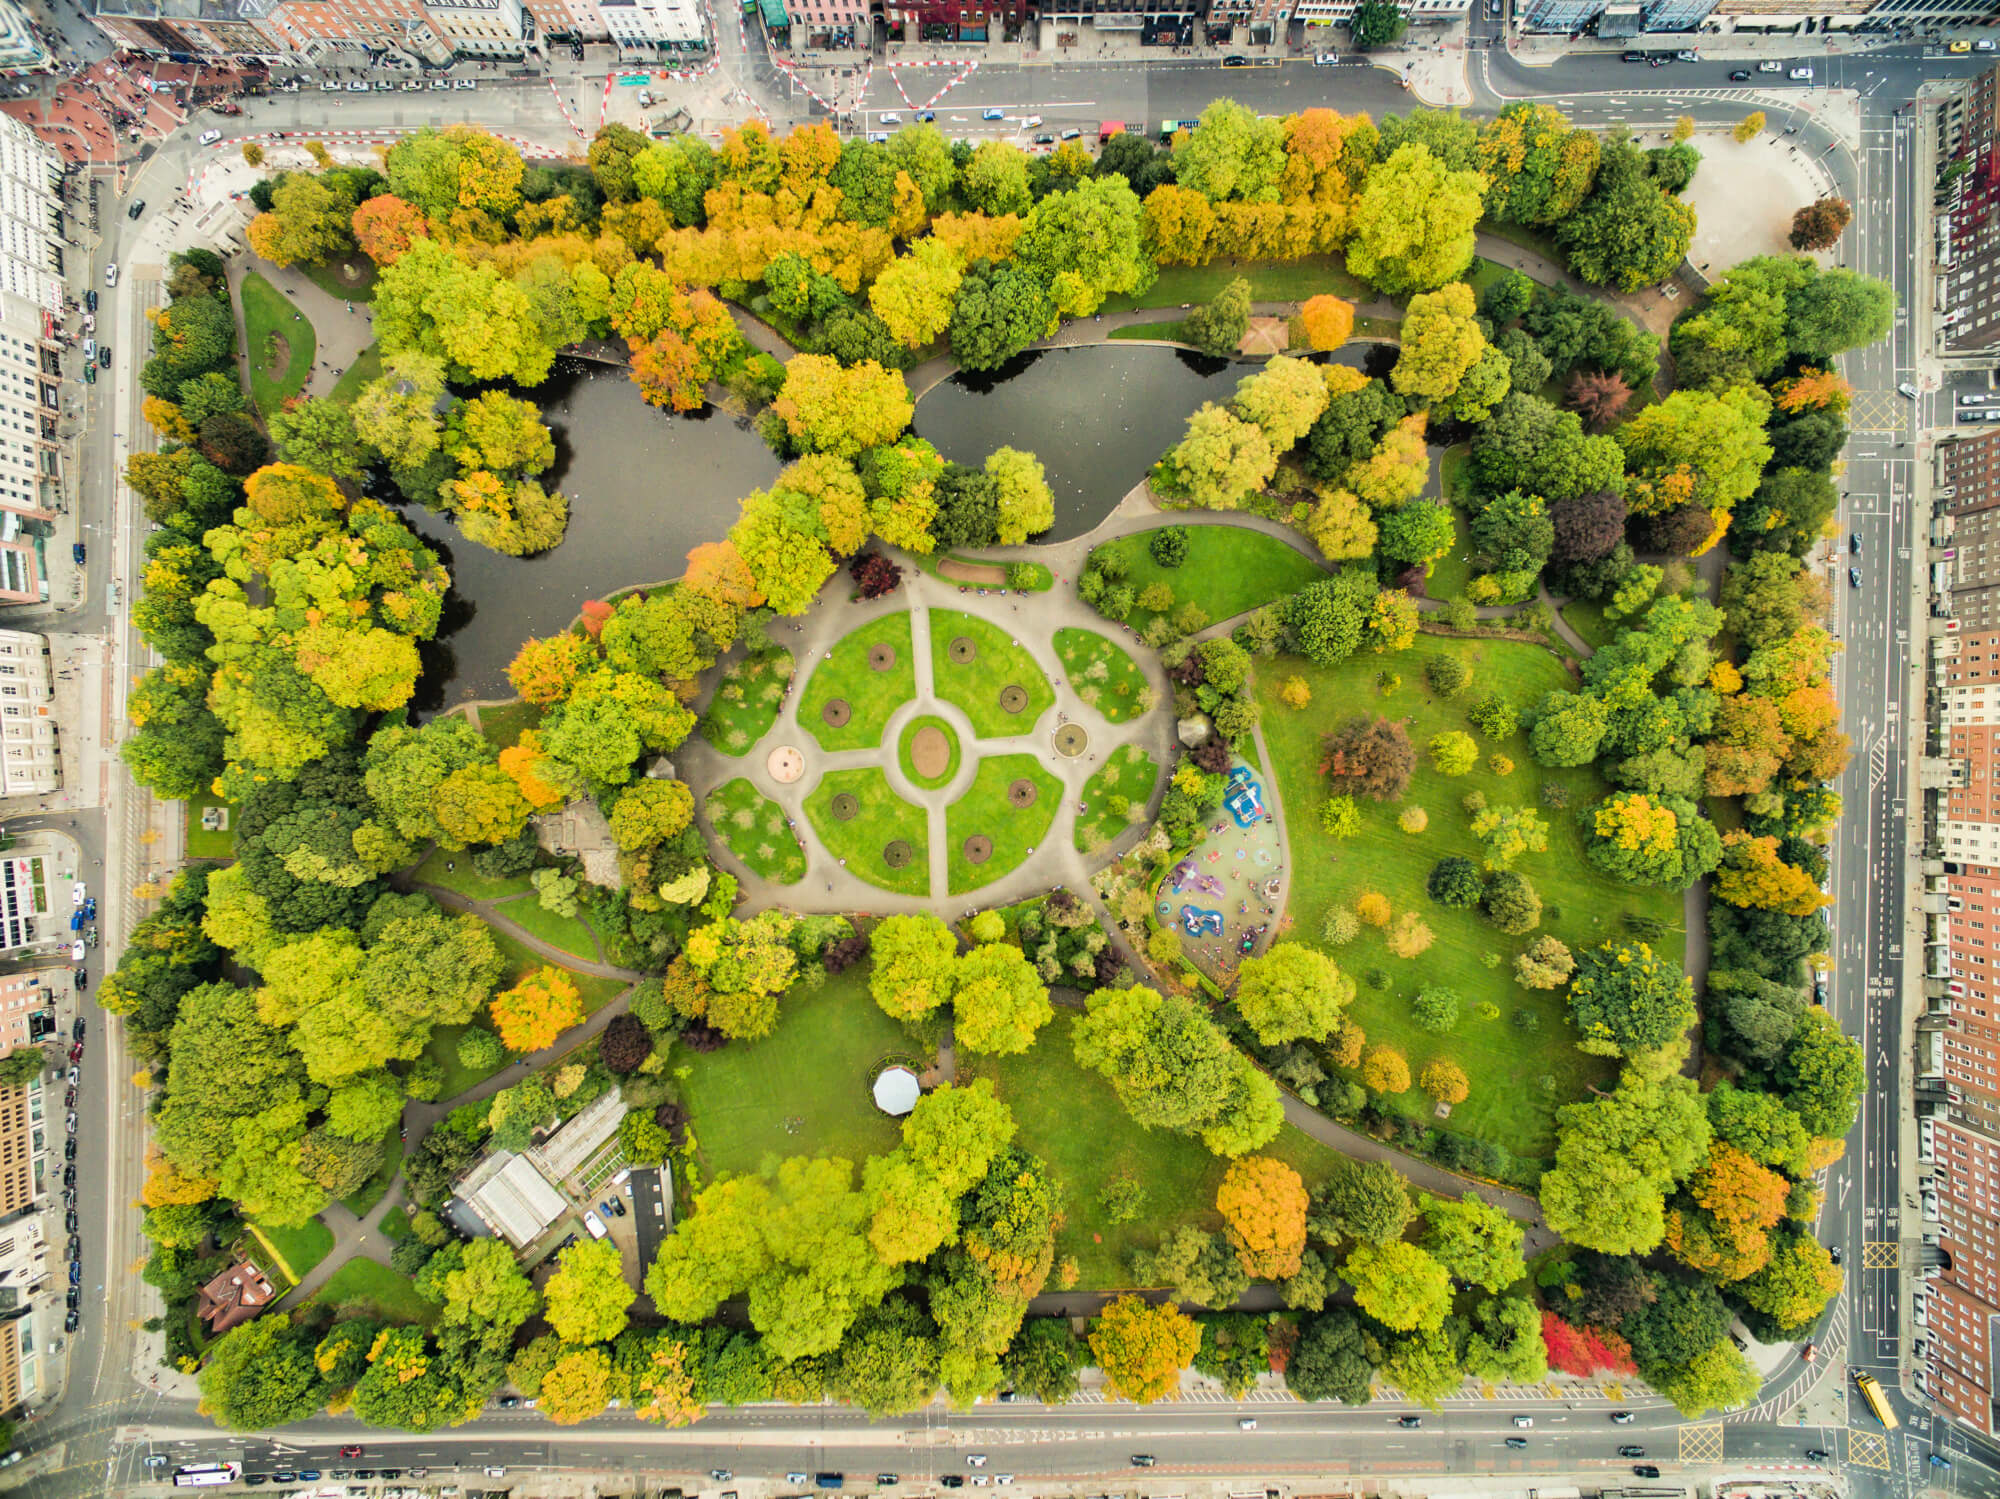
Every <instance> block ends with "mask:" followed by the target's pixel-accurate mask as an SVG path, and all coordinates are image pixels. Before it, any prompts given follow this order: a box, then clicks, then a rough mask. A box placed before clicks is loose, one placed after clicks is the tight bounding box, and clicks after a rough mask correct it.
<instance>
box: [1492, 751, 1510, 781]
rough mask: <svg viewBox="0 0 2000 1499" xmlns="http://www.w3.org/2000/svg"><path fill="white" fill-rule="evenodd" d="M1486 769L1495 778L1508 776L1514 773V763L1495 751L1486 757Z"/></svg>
mask: <svg viewBox="0 0 2000 1499" xmlns="http://www.w3.org/2000/svg"><path fill="white" fill-rule="evenodd" d="M1486 768H1487V769H1488V770H1490V771H1492V772H1493V774H1495V775H1496V776H1510V775H1512V774H1513V773H1514V762H1513V761H1512V760H1510V759H1508V758H1507V757H1506V756H1505V755H1503V754H1500V753H1499V752H1498V751H1495V752H1494V753H1493V754H1490V755H1488V756H1487V757H1486Z"/></svg>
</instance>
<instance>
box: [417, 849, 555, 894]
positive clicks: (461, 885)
mask: <svg viewBox="0 0 2000 1499" xmlns="http://www.w3.org/2000/svg"><path fill="white" fill-rule="evenodd" d="M446 865H451V866H453V867H451V868H446V867H445V866H446ZM410 878H412V879H413V880H415V881H416V882H417V883H418V884H419V885H436V886H437V887H438V888H440V889H442V890H449V891H451V892H453V893H454V894H457V895H462V896H464V897H465V898H466V899H467V900H499V899H500V898H501V897H502V896H507V895H519V894H520V893H521V892H522V891H524V890H532V889H534V888H535V887H534V886H533V885H531V884H529V883H528V877H527V876H526V875H525V874H517V875H510V876H508V877H507V878H506V879H504V880H489V879H488V878H487V877H486V876H485V875H483V874H481V873H480V872H479V871H478V870H476V869H474V868H473V867H472V852H471V850H469V849H460V850H459V851H458V852H457V853H455V854H453V853H447V852H445V850H443V849H441V848H434V849H432V850H431V851H430V856H429V857H428V858H426V859H425V860H424V862H423V863H421V864H419V865H418V866H417V868H416V871H415V873H414V874H412V875H411V876H410Z"/></svg>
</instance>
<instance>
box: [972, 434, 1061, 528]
mask: <svg viewBox="0 0 2000 1499" xmlns="http://www.w3.org/2000/svg"><path fill="white" fill-rule="evenodd" d="M985 471H986V476H987V478H989V479H991V480H992V481H993V493H994V499H995V501H996V502H997V504H998V506H999V517H998V539H999V542H1000V544H1001V545H1002V546H1019V545H1020V544H1021V543H1022V542H1024V541H1026V540H1027V539H1028V538H1029V537H1030V536H1033V535H1035V534H1036V533H1037V532H1041V531H1046V530H1047V529H1048V528H1049V527H1050V526H1052V525H1054V524H1055V518H1056V501H1055V495H1054V493H1053V492H1052V491H1051V490H1050V489H1049V483H1048V479H1047V478H1046V477H1045V476H1044V474H1043V471H1042V461H1041V459H1039V458H1037V457H1036V456H1035V455H1034V454H1033V453H1024V452H1022V451H1021V450H1020V449H1019V448H1009V447H999V448H995V449H994V450H993V451H992V452H991V453H989V454H987V455H986V465H985Z"/></svg>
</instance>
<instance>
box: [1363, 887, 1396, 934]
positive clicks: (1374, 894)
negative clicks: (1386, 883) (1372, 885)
mask: <svg viewBox="0 0 2000 1499" xmlns="http://www.w3.org/2000/svg"><path fill="white" fill-rule="evenodd" d="M1354 914H1355V915H1356V916H1359V917H1360V918H1361V919H1362V920H1363V921H1365V922H1367V923H1368V925H1370V926H1387V925H1388V924H1389V916H1390V906H1389V897H1388V896H1386V895H1384V894H1382V893H1381V892H1380V891H1379V890H1364V891H1362V892H1361V893H1360V894H1359V895H1357V896H1355V897H1354Z"/></svg>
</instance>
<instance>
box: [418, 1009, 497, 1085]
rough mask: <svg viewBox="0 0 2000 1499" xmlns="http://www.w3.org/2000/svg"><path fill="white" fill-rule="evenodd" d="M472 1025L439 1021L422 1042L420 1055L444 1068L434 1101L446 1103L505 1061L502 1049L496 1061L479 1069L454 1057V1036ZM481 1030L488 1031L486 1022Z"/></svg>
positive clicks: (455, 1041) (456, 1038) (488, 1074)
mask: <svg viewBox="0 0 2000 1499" xmlns="http://www.w3.org/2000/svg"><path fill="white" fill-rule="evenodd" d="M471 1029H473V1027H472V1026H470V1025H440V1026H436V1027H433V1028H432V1030H431V1038H430V1040H429V1041H428V1042H426V1043H425V1044H424V1055H425V1056H427V1057H429V1058H430V1059H431V1060H432V1061H433V1062H436V1063H437V1064H438V1066H440V1067H442V1068H443V1069H444V1085H443V1086H442V1087H441V1088H439V1090H438V1102H439V1103H441V1104H448V1103H450V1102H451V1101H452V1100H453V1099H454V1098H456V1097H458V1095H459V1094H461V1093H463V1092H465V1091H466V1090H467V1089H469V1088H476V1087H478V1086H479V1085H480V1084H481V1083H483V1082H485V1081H486V1079H488V1078H489V1077H491V1076H493V1074H494V1073H496V1072H498V1071H500V1069H501V1068H502V1067H505V1066H506V1065H507V1054H506V1052H505V1050H504V1049H503V1050H502V1052H501V1054H500V1055H501V1060H500V1062H499V1064H498V1065H496V1066H493V1067H489V1068H485V1069H483V1070H482V1069H480V1068H476V1067H468V1066H466V1065H465V1064H464V1063H463V1062H461V1061H459V1059H458V1038H459V1037H460V1036H462V1035H464V1034H465V1033H466V1032H467V1031H469V1030H471ZM479 1029H481V1030H487V1031H490V1030H492V1029H493V1027H492V1026H490V1025H482V1026H480V1027H479Z"/></svg>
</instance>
